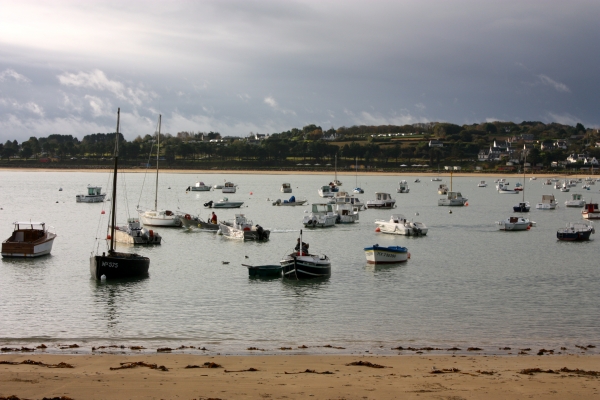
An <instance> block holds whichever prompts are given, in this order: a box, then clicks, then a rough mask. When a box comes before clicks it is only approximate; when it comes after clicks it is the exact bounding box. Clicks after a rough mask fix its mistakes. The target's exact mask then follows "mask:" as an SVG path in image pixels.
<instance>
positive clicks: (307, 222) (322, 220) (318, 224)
mask: <svg viewBox="0 0 600 400" xmlns="http://www.w3.org/2000/svg"><path fill="white" fill-rule="evenodd" d="M336 219H337V217H336V216H335V215H308V216H306V217H304V219H303V220H302V223H303V224H304V227H306V228H327V227H329V226H334V225H335V221H336Z"/></svg>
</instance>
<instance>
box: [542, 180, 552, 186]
mask: <svg viewBox="0 0 600 400" xmlns="http://www.w3.org/2000/svg"><path fill="white" fill-rule="evenodd" d="M543 185H552V180H551V179H550V178H548V179H546V180H545V181H544V183H543Z"/></svg>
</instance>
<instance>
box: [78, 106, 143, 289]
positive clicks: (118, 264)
mask: <svg viewBox="0 0 600 400" xmlns="http://www.w3.org/2000/svg"><path fill="white" fill-rule="evenodd" d="M120 117H121V109H120V108H119V109H118V111H117V132H116V134H115V166H114V172H113V194H112V212H111V223H110V235H109V237H108V239H109V240H110V241H109V243H110V244H109V248H108V254H106V253H104V252H103V253H102V255H92V256H91V257H90V272H91V274H92V277H93V278H95V279H101V278H102V276H104V277H106V279H117V278H130V277H140V276H146V275H148V269H149V268H150V259H149V258H148V257H144V256H140V255H139V254H134V253H120V252H117V251H116V250H115V226H116V223H115V222H116V221H115V219H116V204H117V166H118V163H119V121H120Z"/></svg>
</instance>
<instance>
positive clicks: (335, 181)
mask: <svg viewBox="0 0 600 400" xmlns="http://www.w3.org/2000/svg"><path fill="white" fill-rule="evenodd" d="M333 183H335V184H336V185H337V154H336V155H335V180H334V181H333Z"/></svg>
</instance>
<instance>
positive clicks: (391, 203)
mask: <svg viewBox="0 0 600 400" xmlns="http://www.w3.org/2000/svg"><path fill="white" fill-rule="evenodd" d="M395 206H396V200H394V199H392V196H390V194H389V193H382V192H376V193H375V200H367V208H379V209H390V208H394V207H395Z"/></svg>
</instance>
